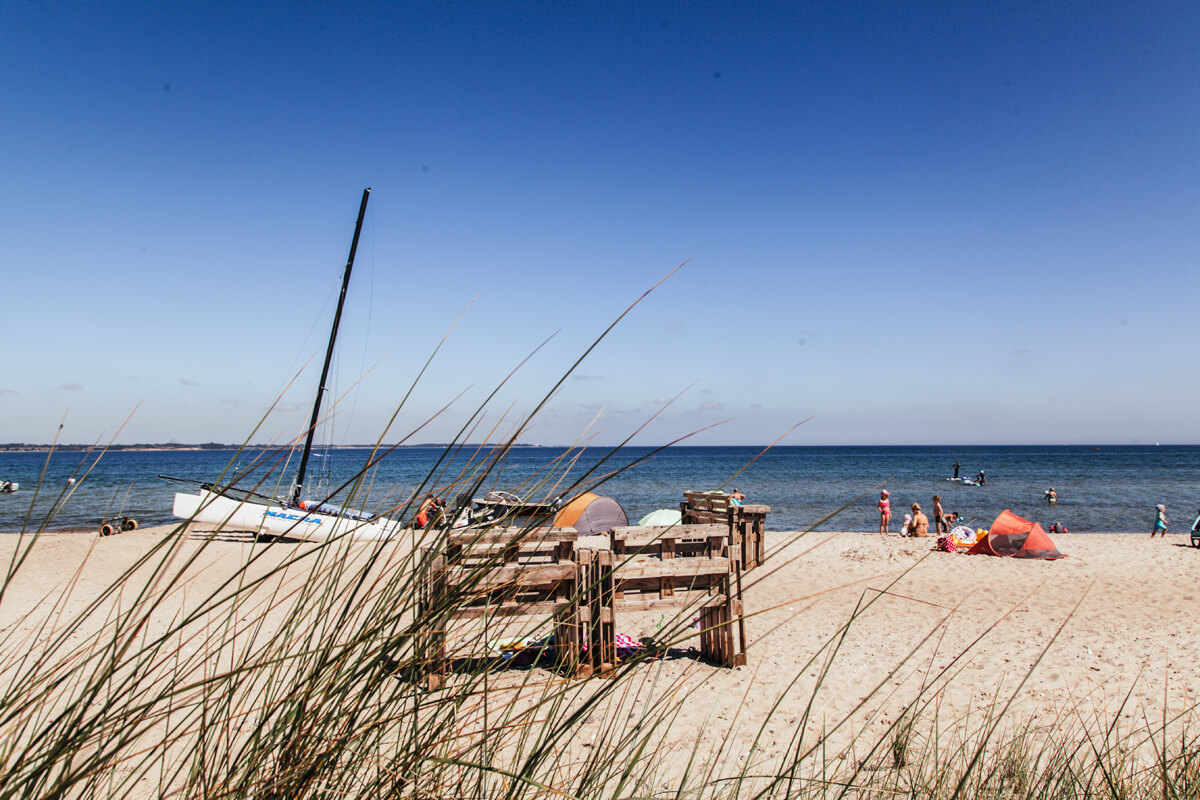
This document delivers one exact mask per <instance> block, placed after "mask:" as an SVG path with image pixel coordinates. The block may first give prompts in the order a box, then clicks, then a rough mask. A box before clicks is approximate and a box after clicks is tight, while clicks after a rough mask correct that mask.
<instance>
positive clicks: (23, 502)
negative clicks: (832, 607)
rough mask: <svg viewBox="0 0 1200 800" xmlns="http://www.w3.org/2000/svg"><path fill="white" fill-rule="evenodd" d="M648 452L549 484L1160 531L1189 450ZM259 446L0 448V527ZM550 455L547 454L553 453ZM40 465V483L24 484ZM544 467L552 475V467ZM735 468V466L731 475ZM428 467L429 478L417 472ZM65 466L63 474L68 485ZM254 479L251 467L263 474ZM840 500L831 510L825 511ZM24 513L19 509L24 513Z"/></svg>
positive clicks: (870, 523)
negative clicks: (8, 490) (98, 450)
mask: <svg viewBox="0 0 1200 800" xmlns="http://www.w3.org/2000/svg"><path fill="white" fill-rule="evenodd" d="M651 452H652V451H651V449H650V448H644V447H631V448H626V449H623V450H621V451H619V452H614V451H613V450H611V449H608V448H589V449H588V450H586V451H584V452H583V453H582V454H581V455H580V454H578V453H575V454H567V455H568V457H571V456H572V455H575V456H578V458H577V460H576V461H575V462H574V465H573V466H571V468H570V469H569V471H568V472H567V475H566V478H565V479H564V480H563V481H562V482H561V484H560V485H559V491H561V490H563V489H565V488H566V487H568V486H569V485H570V484H571V483H572V482H574V481H575V480H577V479H579V480H583V479H584V473H586V472H587V470H588V469H590V468H592V467H593V466H595V465H596V464H597V462H598V461H600V460H601V459H607V461H606V462H605V463H604V464H603V465H602V466H601V467H600V471H601V472H611V471H613V470H620V469H621V468H623V467H626V466H628V465H629V464H630V463H631V462H635V461H638V460H641V459H645V460H644V461H643V462H642V463H638V464H635V465H634V466H632V467H631V468H629V469H627V470H625V471H623V472H621V473H620V474H618V475H616V476H615V477H612V478H611V479H610V480H608V481H607V482H606V483H605V484H604V485H603V486H602V487H601V488H600V489H598V490H597V491H599V492H600V493H601V494H607V495H611V496H612V497H615V498H616V499H617V500H618V501H619V502H620V503H621V504H622V505H623V506H624V508H625V510H626V512H627V513H628V515H629V518H630V521H631V523H633V522H636V521H637V519H638V518H639V517H641V516H643V515H644V514H646V513H648V512H650V511H653V510H654V509H656V508H677V507H678V503H679V500H680V495H681V493H682V492H683V491H684V490H687V489H715V488H718V487H721V486H724V487H725V488H726V489H727V490H728V489H730V488H732V487H735V486H736V487H738V488H739V489H741V490H742V491H743V492H745V493H746V494H747V495H748V496H749V502H753V503H765V504H767V505H769V506H771V514H770V515H769V516H768V517H767V527H768V528H769V529H771V530H803V529H807V528H809V527H812V526H814V525H816V527H817V528H818V529H819V530H874V529H876V528H877V527H878V515H877V513H876V511H875V502H876V500H877V498H878V488H877V487H878V485H879V484H885V483H886V487H887V488H888V489H889V490H890V491H891V495H892V508H893V511H894V512H899V513H898V515H897V516H896V517H895V518H894V520H893V528H894V527H895V525H896V523H897V522H898V521H899V519H901V518H902V517H903V515H904V512H905V510H906V509H907V508H908V506H909V504H911V503H912V502H914V501H915V502H920V503H921V505H922V507H923V508H924V509H926V510H927V511H928V509H929V507H930V501H931V499H932V497H933V495H934V494H940V495H941V496H942V503H943V505H944V507H945V508H946V510H947V511H959V512H961V514H962V515H963V518H964V520H966V521H967V522H968V523H969V524H972V525H974V526H976V527H987V526H989V525H990V524H991V521H992V520H993V519H994V518H995V516H996V515H997V514H998V513H1000V512H1001V511H1003V510H1004V509H1005V508H1009V509H1012V510H1013V511H1015V512H1016V513H1017V514H1020V515H1021V516H1023V517H1026V518H1029V519H1033V520H1035V521H1038V522H1042V523H1043V524H1046V525H1048V524H1049V523H1051V522H1062V523H1063V524H1065V525H1066V526H1067V527H1068V528H1069V529H1070V530H1071V531H1074V532H1085V531H1086V532H1112V531H1136V532H1141V531H1146V532H1149V530H1150V528H1151V527H1152V526H1153V522H1154V504H1155V503H1165V504H1166V506H1167V515H1168V517H1169V519H1170V521H1171V531H1172V532H1176V533H1182V532H1185V531H1187V530H1189V529H1190V527H1191V524H1192V521H1193V520H1194V519H1195V518H1196V516H1197V509H1200V446H1193V445H1188V446H1162V447H1158V446H1153V447H1147V446H1104V447H1084V446H1055V447H1050V446H1027V447H1002V446H978V447H777V448H775V449H773V450H771V451H769V452H767V453H765V454H763V455H762V456H761V457H760V458H758V460H757V461H754V463H752V464H751V463H750V462H751V461H752V460H753V459H754V458H755V456H758V455H759V452H760V450H759V448H753V447H676V448H671V449H669V450H664V451H661V452H659V453H656V454H653V455H651ZM564 454H566V451H564V450H562V449H560V448H551V447H538V448H519V449H516V450H514V451H513V452H511V453H510V454H509V455H508V457H507V458H506V459H505V460H504V462H503V464H502V467H501V468H499V469H497V470H494V471H493V474H492V475H491V477H490V478H489V479H488V480H487V482H486V483H485V484H484V486H483V487H482V490H481V491H485V490H487V489H491V488H498V489H506V490H515V491H517V492H518V493H519V494H522V495H531V494H537V495H538V496H540V497H542V498H544V497H545V496H546V495H547V494H548V493H549V494H551V495H553V494H556V493H557V492H556V491H552V490H549V489H546V488H542V489H540V490H537V491H534V490H533V489H532V488H531V486H532V483H531V482H532V481H536V480H537V478H536V477H535V476H537V475H539V474H543V475H544V474H546V472H545V471H546V469H547V465H550V464H553V462H554V461H555V459H560V457H563V456H564ZM442 455H443V451H442V450H441V449H438V448H419V447H418V448H404V449H401V450H396V451H395V452H393V453H392V454H390V455H388V456H387V457H386V458H384V459H383V460H382V461H381V462H380V463H379V465H378V466H377V467H376V468H375V469H374V470H373V471H372V473H371V479H372V484H371V489H370V492H369V495H368V501H367V504H366V505H367V507H368V508H377V507H382V506H383V505H390V504H394V503H395V502H396V501H395V500H394V498H396V497H398V496H400V495H401V494H405V493H411V492H414V491H421V492H424V491H425V490H426V487H429V488H433V489H434V490H435V491H439V492H440V493H442V494H445V495H446V496H447V497H452V496H453V495H455V494H457V493H459V492H460V491H465V490H466V488H467V487H466V486H462V485H459V486H453V485H452V483H453V481H454V479H455V477H457V476H458V475H460V474H461V473H462V472H463V470H464V469H465V468H466V465H467V463H468V461H469V459H470V458H471V457H472V456H474V457H476V458H479V457H480V454H479V453H477V452H475V451H467V450H466V449H464V450H462V451H460V452H459V453H458V454H457V455H456V456H455V457H454V458H453V459H452V460H450V461H449V463H443V464H442V466H441V467H437V466H436V465H437V462H438V459H439V457H441V456H442ZM367 456H368V451H367V450H365V449H353V448H352V449H341V450H333V451H328V452H326V453H325V454H324V456H323V457H320V458H316V459H314V460H313V462H312V466H310V468H309V469H310V481H309V485H310V486H314V484H316V483H317V482H318V481H319V482H321V484H323V485H324V486H336V485H337V484H338V483H340V482H341V481H343V480H345V479H347V478H348V477H349V476H350V475H352V474H353V473H354V472H355V471H356V470H358V469H360V468H361V467H362V465H363V464H364V463H365V461H366V459H367ZM258 457H266V460H267V461H268V462H269V461H270V460H271V454H269V453H264V452H263V451H260V450H254V451H245V452H242V453H241V454H235V452H234V451H232V450H206V451H156V452H129V451H121V452H110V453H105V454H103V455H102V456H100V457H99V458H98V459H97V457H96V456H95V455H92V456H85V455H84V454H83V453H79V452H58V453H55V454H54V455H53V456H51V457H50V459H49V463H48V464H47V457H46V454H45V453H0V479H7V480H12V481H17V482H19V483H20V484H21V490H20V492H18V493H16V494H11V495H0V531H5V532H11V531H19V530H21V529H22V527H23V526H24V525H25V520H26V516H27V515H29V516H30V518H31V519H32V520H33V523H32V524H31V525H30V527H31V528H36V527H37V525H38V524H39V523H40V522H41V521H42V520H44V519H46V518H47V516H48V515H50V514H51V512H53V514H52V521H51V523H50V525H49V527H50V528H54V529H63V528H89V529H94V528H96V527H97V525H98V523H99V521H100V518H101V517H103V516H105V515H107V514H109V513H110V512H111V513H113V514H116V513H124V514H128V515H130V516H133V517H135V518H136V519H137V520H138V521H139V523H140V524H142V525H153V524H159V523H164V522H169V521H171V500H172V494H173V493H174V492H175V491H179V490H184V491H190V490H191V488H190V487H188V486H181V485H178V484H172V483H168V482H166V481H163V480H160V479H159V478H157V477H156V476H157V475H159V474H164V475H171V476H175V477H178V478H185V479H192V480H196V481H211V480H214V479H216V478H217V476H219V475H220V474H221V472H222V470H224V469H225V468H226V467H227V466H229V465H230V464H231V463H234V464H235V465H236V466H237V467H240V468H243V469H245V468H247V467H250V466H251V464H252V463H253V462H254V461H255V459H256V458H258ZM956 460H957V461H959V462H961V464H962V472H961V474H963V475H968V476H970V475H974V474H976V473H977V472H978V471H979V470H981V469H982V470H984V471H986V473H987V478H988V482H987V485H986V486H984V487H972V486H961V485H959V484H955V483H951V482H949V481H947V480H946V478H947V477H948V476H950V475H951V474H952V468H953V464H954V462H955V461H956ZM560 463H561V462H560ZM43 468H45V477H44V480H43V481H42V489H41V491H40V493H39V495H38V497H37V500H36V502H34V494H35V492H34V490H35V488H36V487H37V486H38V483H39V476H40V475H41V473H42V470H43ZM552 469H558V471H557V472H556V473H555V475H556V478H557V477H561V475H562V469H561V468H556V467H552ZM739 472H740V474H739ZM280 474H283V475H288V474H289V473H288V471H287V467H286V466H282V465H281V466H279V467H277V468H276V469H275V470H274V471H272V472H269V473H268V472H267V470H266V469H256V470H255V471H254V472H253V474H252V477H251V478H250V479H249V481H248V482H243V483H242V484H240V485H243V486H247V487H248V486H249V484H250V483H253V482H255V481H258V480H260V479H262V480H263V486H264V487H265V488H266V489H267V490H268V493H271V494H274V493H275V489H276V487H277V485H278V484H279V478H278V476H279V475H280ZM431 475H433V476H434V477H433V478H432V479H431V478H430V476H431ZM72 476H74V477H75V478H76V483H75V484H74V485H69V484H68V478H70V477H72ZM264 476H265V477H264ZM1050 486H1053V487H1054V488H1055V489H1056V490H1057V491H1058V497H1059V502H1058V504H1057V505H1056V506H1049V505H1047V504H1046V503H1045V501H1044V499H1043V492H1044V491H1045V490H1046V489H1047V488H1048V487H1050ZM843 506H845V510H843V511H841V512H840V513H838V514H837V515H836V516H834V517H833V518H832V519H830V520H827V521H823V522H822V521H821V520H822V519H823V518H824V517H825V516H826V515H828V514H831V513H833V512H835V511H837V510H838V509H839V508H842V507H843ZM31 509H32V511H31Z"/></svg>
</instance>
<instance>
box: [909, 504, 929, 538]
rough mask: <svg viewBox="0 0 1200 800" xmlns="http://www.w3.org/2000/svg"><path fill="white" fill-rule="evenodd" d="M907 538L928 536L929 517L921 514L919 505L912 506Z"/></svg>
mask: <svg viewBox="0 0 1200 800" xmlns="http://www.w3.org/2000/svg"><path fill="white" fill-rule="evenodd" d="M908 535H909V536H928V535H929V517H927V516H925V515H924V514H923V513H921V505H920V503H913V504H912V522H910V523H908Z"/></svg>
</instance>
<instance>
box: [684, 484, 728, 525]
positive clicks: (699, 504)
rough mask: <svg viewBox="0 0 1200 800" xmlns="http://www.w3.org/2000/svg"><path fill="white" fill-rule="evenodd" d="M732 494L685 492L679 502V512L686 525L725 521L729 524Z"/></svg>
mask: <svg viewBox="0 0 1200 800" xmlns="http://www.w3.org/2000/svg"><path fill="white" fill-rule="evenodd" d="M731 508H733V501H732V495H728V494H725V493H724V492H684V493H683V500H682V501H681V502H680V503H679V513H680V514H682V515H683V523H684V524H685V525H703V524H712V523H717V522H723V523H725V524H727V525H728V524H729V514H730V509H731Z"/></svg>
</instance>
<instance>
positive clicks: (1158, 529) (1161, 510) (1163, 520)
mask: <svg viewBox="0 0 1200 800" xmlns="http://www.w3.org/2000/svg"><path fill="white" fill-rule="evenodd" d="M1154 510H1155V511H1157V512H1158V513H1157V514H1155V515H1154V530H1152V531H1150V538H1151V539H1153V538H1154V534H1156V533H1157V534H1158V535H1159V536H1166V535H1167V507H1166V506H1164V505H1163V504H1162V503H1159V504H1158V505H1156V506H1155V507H1154Z"/></svg>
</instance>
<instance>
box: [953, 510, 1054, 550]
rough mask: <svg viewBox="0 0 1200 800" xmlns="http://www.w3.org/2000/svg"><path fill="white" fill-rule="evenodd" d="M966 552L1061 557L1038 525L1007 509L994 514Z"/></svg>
mask: <svg viewBox="0 0 1200 800" xmlns="http://www.w3.org/2000/svg"><path fill="white" fill-rule="evenodd" d="M967 552H968V553H969V554H971V555H976V554H978V553H983V554H984V555H989V556H1012V557H1013V558H1042V559H1045V560H1047V561H1051V560H1053V559H1056V558H1062V557H1063V554H1062V553H1060V552H1059V551H1058V548H1057V547H1055V546H1054V542H1053V541H1051V539H1050V537H1049V535H1047V533H1046V532H1045V531H1044V530H1042V526H1041V525H1038V524H1037V523H1036V522H1030V521H1029V520H1027V519H1021V518H1020V517H1018V516H1017V515H1016V514H1014V513H1012V512H1011V511H1009V510H1008V509H1007V508H1006V509H1004V510H1003V511H1002V512H1000V516H998V517H996V521H995V522H993V523H992V527H991V528H990V529H989V530H988V532H987V535H986V536H984V537H983V538H982V539H980V540H979V541H978V542H976V543H975V545H974V546H973V547H972V548H971V549H970V550H968V551H967Z"/></svg>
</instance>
